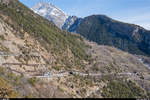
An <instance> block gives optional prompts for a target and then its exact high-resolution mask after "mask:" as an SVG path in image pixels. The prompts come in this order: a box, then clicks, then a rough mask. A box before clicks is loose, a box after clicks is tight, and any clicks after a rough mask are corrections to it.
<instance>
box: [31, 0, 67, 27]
mask: <svg viewBox="0 0 150 100" xmlns="http://www.w3.org/2000/svg"><path fill="white" fill-rule="evenodd" d="M31 9H32V10H33V11H34V12H35V13H37V14H39V15H41V16H43V17H45V18H46V19H48V20H50V21H52V22H53V23H54V24H56V26H58V27H59V28H61V27H62V26H63V25H64V23H65V21H66V19H67V18H68V15H67V14H65V13H64V12H63V11H62V10H61V9H59V8H57V7H56V6H55V5H53V4H52V3H50V2H42V1H40V2H38V3H37V4H36V5H35V6H33V7H32V8H31Z"/></svg>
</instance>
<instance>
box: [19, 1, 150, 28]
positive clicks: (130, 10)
mask: <svg viewBox="0 0 150 100" xmlns="http://www.w3.org/2000/svg"><path fill="white" fill-rule="evenodd" d="M20 1H21V2H22V3H24V4H25V5H26V6H28V7H32V6H33V5H35V4H36V3H37V2H38V1H40V0H20ZM41 1H49V2H51V3H52V4H54V5H56V6H57V7H58V8H60V9H62V10H63V11H64V12H65V13H67V14H68V15H76V16H79V17H85V16H89V15H92V14H105V15H107V16H109V17H111V18H113V19H116V20H119V21H123V22H128V23H133V24H138V25H140V26H143V27H144V28H146V29H149V30H150V0H41Z"/></svg>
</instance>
